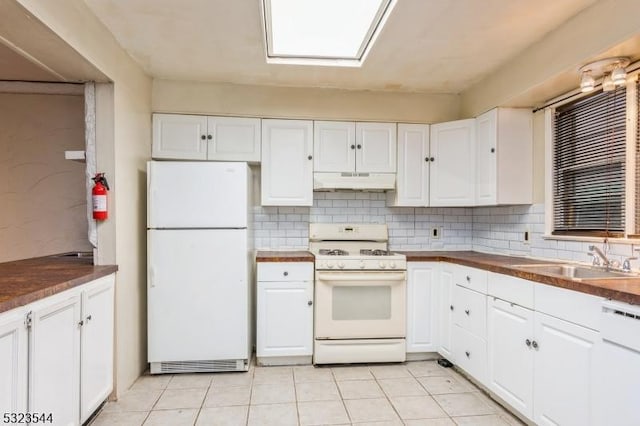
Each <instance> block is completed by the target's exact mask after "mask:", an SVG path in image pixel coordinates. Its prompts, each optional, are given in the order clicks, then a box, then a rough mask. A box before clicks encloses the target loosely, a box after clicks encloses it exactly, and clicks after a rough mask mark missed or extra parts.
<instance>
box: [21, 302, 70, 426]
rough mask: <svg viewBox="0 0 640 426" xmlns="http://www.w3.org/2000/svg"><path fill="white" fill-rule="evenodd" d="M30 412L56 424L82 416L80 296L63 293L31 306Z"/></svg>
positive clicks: (68, 421)
mask: <svg viewBox="0 0 640 426" xmlns="http://www.w3.org/2000/svg"><path fill="white" fill-rule="evenodd" d="M31 321H32V325H31V335H30V340H29V411H30V412H33V413H45V414H49V413H51V415H52V417H53V423H54V424H60V425H74V424H78V422H79V419H80V395H79V393H80V327H81V326H80V295H79V293H77V292H73V293H72V294H68V293H63V294H61V295H59V296H53V297H51V298H47V299H43V300H41V301H39V302H36V303H34V305H33V306H32V307H31Z"/></svg>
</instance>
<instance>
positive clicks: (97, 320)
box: [80, 275, 114, 423]
mask: <svg viewBox="0 0 640 426" xmlns="http://www.w3.org/2000/svg"><path fill="white" fill-rule="evenodd" d="M113 286H114V275H110V276H107V277H104V278H101V279H99V280H96V282H94V283H91V284H89V285H87V286H86V289H84V290H83V291H82V322H83V326H82V332H81V333H82V334H81V341H80V350H81V353H80V367H81V370H80V379H81V384H80V404H81V408H80V414H81V419H80V421H81V422H83V423H84V421H86V420H87V419H88V418H89V416H90V415H91V414H92V413H93V412H94V411H95V410H96V408H98V407H99V406H100V404H102V402H103V401H104V400H105V399H107V397H108V396H109V394H110V393H111V391H112V390H113V330H114V311H113V309H114V300H113V294H114V289H113Z"/></svg>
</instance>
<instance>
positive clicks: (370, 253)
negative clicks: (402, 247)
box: [360, 249, 392, 256]
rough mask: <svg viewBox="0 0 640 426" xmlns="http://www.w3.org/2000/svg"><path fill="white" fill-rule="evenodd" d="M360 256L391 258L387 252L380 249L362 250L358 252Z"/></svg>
mask: <svg viewBox="0 0 640 426" xmlns="http://www.w3.org/2000/svg"><path fill="white" fill-rule="evenodd" d="M360 254H362V255H364V256H391V254H392V253H391V252H389V251H387V250H380V249H376V250H371V249H362V250H360Z"/></svg>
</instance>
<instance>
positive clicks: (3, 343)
mask: <svg viewBox="0 0 640 426" xmlns="http://www.w3.org/2000/svg"><path fill="white" fill-rule="evenodd" d="M25 316H26V313H25V311H24V310H22V309H17V310H13V311H10V312H6V313H3V314H0V415H2V414H3V413H24V412H26V411H27V377H28V376H27V359H28V358H27V357H28V354H27V327H26V324H25Z"/></svg>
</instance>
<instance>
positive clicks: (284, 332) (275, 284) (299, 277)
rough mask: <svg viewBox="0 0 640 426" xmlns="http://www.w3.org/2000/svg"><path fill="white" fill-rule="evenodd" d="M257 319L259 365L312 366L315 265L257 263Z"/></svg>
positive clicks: (307, 263)
mask: <svg viewBox="0 0 640 426" xmlns="http://www.w3.org/2000/svg"><path fill="white" fill-rule="evenodd" d="M256 317H257V327H256V328H257V336H256V340H257V342H256V343H257V344H256V356H257V358H258V362H259V363H260V364H270V363H276V364H277V363H290V362H292V363H296V361H294V358H292V357H295V359H297V360H298V361H297V362H301V361H302V362H305V361H306V362H311V356H312V354H313V264H312V263H310V262H301V263H295V262H293V263H289V262H281V263H258V296H257V316H256ZM301 357H304V358H301ZM278 358H280V359H278Z"/></svg>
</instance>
